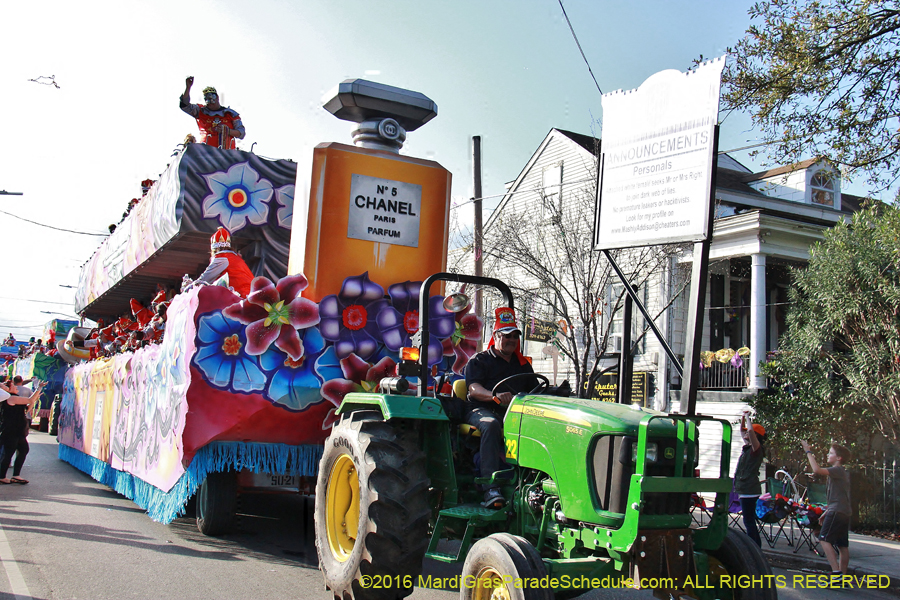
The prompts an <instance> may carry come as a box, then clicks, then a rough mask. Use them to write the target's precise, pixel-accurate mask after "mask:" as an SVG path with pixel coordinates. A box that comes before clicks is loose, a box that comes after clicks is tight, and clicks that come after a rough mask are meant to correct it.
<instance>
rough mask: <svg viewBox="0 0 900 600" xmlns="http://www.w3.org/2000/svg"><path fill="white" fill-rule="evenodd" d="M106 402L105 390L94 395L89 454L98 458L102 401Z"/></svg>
mask: <svg viewBox="0 0 900 600" xmlns="http://www.w3.org/2000/svg"><path fill="white" fill-rule="evenodd" d="M104 402H106V390H104V391H101V392H97V394H96V395H95V396H94V426H93V428H92V429H91V456H93V457H94V458H100V438H101V437H103V433H102V432H103V403H104Z"/></svg>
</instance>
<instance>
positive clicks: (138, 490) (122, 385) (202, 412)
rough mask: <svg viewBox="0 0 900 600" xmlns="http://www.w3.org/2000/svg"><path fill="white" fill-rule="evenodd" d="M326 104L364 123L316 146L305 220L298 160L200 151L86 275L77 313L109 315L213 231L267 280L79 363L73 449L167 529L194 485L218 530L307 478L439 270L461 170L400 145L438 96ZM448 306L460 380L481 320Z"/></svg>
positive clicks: (366, 89) (174, 282)
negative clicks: (246, 494) (153, 337)
mask: <svg viewBox="0 0 900 600" xmlns="http://www.w3.org/2000/svg"><path fill="white" fill-rule="evenodd" d="M325 108H326V109H327V110H329V111H330V112H332V113H333V114H334V115H335V116H337V117H338V118H341V119H345V120H349V121H353V122H356V123H358V126H357V129H356V130H355V131H354V142H355V145H353V146H351V145H345V144H339V143H326V144H320V145H319V146H317V147H316V148H315V150H314V156H313V166H312V183H311V189H310V194H309V200H308V202H306V203H304V204H303V205H302V207H301V208H300V210H298V212H297V216H296V217H294V215H293V208H294V186H295V173H296V165H295V164H294V163H291V162H289V161H283V160H279V161H271V160H266V159H263V158H261V157H259V156H257V155H255V154H252V153H248V152H243V151H240V150H226V149H219V148H214V147H210V146H206V145H200V144H191V145H188V146H186V147H185V149H184V150H183V151H182V152H180V153H178V154H177V156H176V157H175V158H174V159H173V162H172V163H171V164H170V165H169V166H168V168H167V169H166V170H165V172H164V173H163V174H162V176H161V177H160V179H159V181H157V182H155V183H154V184H153V185H152V187H151V188H150V190H149V191H148V193H147V194H146V195H145V196H144V198H143V199H141V201H140V202H139V203H138V204H137V205H136V206H135V208H134V210H132V212H131V213H130V214H129V215H128V217H127V218H126V219H125V221H124V222H123V223H122V224H120V225H119V227H118V228H117V229H116V230H115V232H114V233H113V234H112V235H111V236H110V237H109V238H108V239H107V240H106V241H105V242H104V243H103V244H102V245H101V246H100V248H98V250H97V251H96V252H95V253H94V255H93V256H92V257H91V259H90V260H89V261H88V262H87V263H86V264H85V266H84V267H83V269H82V273H81V281H80V283H79V288H78V292H77V294H76V311H77V312H79V314H81V315H82V316H86V317H89V318H91V319H94V320H101V321H104V322H106V323H110V322H113V321H116V319H118V318H120V317H121V315H123V314H124V313H127V312H128V306H129V302H130V301H131V299H138V300H140V301H141V302H144V305H146V300H147V299H149V298H151V297H153V296H154V294H157V293H159V290H166V289H170V288H172V287H174V286H180V283H181V281H182V278H183V276H184V275H185V274H187V275H189V276H190V277H194V276H195V275H196V274H198V273H200V272H201V271H202V270H203V268H204V266H205V264H206V262H207V256H206V255H207V253H208V251H209V240H210V236H211V234H213V233H214V232H216V230H217V229H218V228H220V227H224V228H226V229H227V230H228V231H229V232H230V234H231V239H232V244H233V247H234V248H235V249H236V250H237V251H239V252H240V253H241V254H242V255H243V257H244V259H245V260H246V262H247V264H248V266H250V268H251V270H252V271H253V274H254V275H256V276H257V277H256V279H254V280H253V284H252V288H251V292H250V294H249V295H248V296H247V297H246V298H241V297H240V296H239V295H238V294H236V293H235V292H233V291H232V290H231V289H230V288H229V287H228V286H227V282H220V284H221V285H208V286H194V287H191V288H190V289H188V290H187V291H185V292H182V293H179V294H177V295H175V296H174V298H172V299H171V301H170V304H169V305H168V311H167V317H166V318H167V321H166V326H165V334H164V336H163V338H162V342H161V343H159V344H149V345H145V346H144V347H141V348H139V349H137V350H134V351H124V352H120V353H117V354H114V355H111V356H108V357H104V358H98V359H95V360H90V361H85V362H80V363H78V364H76V365H74V366H73V367H72V368H70V369H69V371H68V374H67V377H66V382H65V391H64V395H63V402H62V415H61V418H60V435H59V441H60V453H59V454H60V457H61V458H62V459H63V460H65V461H67V462H69V463H71V464H72V465H74V466H76V467H77V468H79V469H81V470H83V471H85V472H87V473H89V474H91V476H92V477H94V478H95V479H97V480H98V481H100V482H102V483H105V484H107V485H109V486H110V487H112V488H114V489H115V490H116V491H118V492H120V493H122V494H124V495H126V496H127V497H129V498H131V499H133V500H134V501H135V502H136V503H137V504H139V505H140V506H141V507H143V508H144V509H146V510H147V512H148V513H149V515H150V516H151V517H152V518H153V519H154V520H157V521H160V522H163V523H168V522H170V521H172V520H173V519H174V518H176V517H177V516H179V515H180V514H182V513H183V512H184V510H185V507H186V504H187V502H188V500H189V499H190V498H191V497H192V496H194V495H195V494H196V495H197V521H198V526H199V527H200V530H201V531H203V532H204V533H207V534H217V533H221V532H222V531H223V530H224V529H225V528H226V527H227V524H228V521H229V520H230V517H231V514H233V511H234V499H235V496H236V493H238V492H241V491H246V490H251V489H253V488H254V487H257V486H262V485H270V484H276V485H285V484H288V485H291V486H294V488H295V491H296V488H297V487H298V486H299V485H300V484H298V478H303V477H312V476H314V475H315V474H316V471H317V465H318V460H319V458H320V456H321V453H322V443H323V441H324V440H325V438H326V437H327V435H328V433H329V432H330V429H331V426H332V423H333V421H334V419H335V409H336V407H337V406H339V405H340V402H341V400H342V399H343V397H344V396H345V395H346V394H347V393H350V392H353V391H361V390H371V389H373V388H374V387H375V386H376V385H377V383H378V381H380V380H381V378H382V377H384V376H388V375H393V374H394V372H395V366H396V364H397V362H398V361H399V356H398V352H399V351H400V349H401V348H402V347H404V346H409V345H410V339H411V336H412V335H414V334H415V332H416V331H417V330H418V327H419V323H418V302H419V285H420V282H421V281H422V280H424V279H425V278H426V277H428V276H429V275H430V274H432V273H435V272H439V271H442V270H443V269H444V267H445V265H446V249H447V240H448V215H449V206H450V202H449V200H450V197H449V194H450V173H449V172H448V171H447V170H446V169H444V168H443V167H441V166H440V165H439V164H437V163H435V162H432V161H427V160H420V159H416V158H411V157H407V156H401V155H400V154H399V152H398V150H399V148H400V147H401V146H402V143H403V140H404V139H405V137H406V131H411V130H414V129H416V128H417V127H419V126H421V125H422V124H424V123H425V122H427V121H428V120H430V119H431V118H433V117H434V116H435V115H436V106H435V105H434V103H433V102H432V101H431V100H429V99H428V98H426V97H425V96H423V95H421V94H417V93H414V92H408V91H406V90H400V89H398V88H393V87H390V86H383V85H379V84H372V83H370V82H365V81H362V80H353V81H347V82H344V83H343V84H341V86H339V88H338V91H337V93H336V94H335V96H334V98H333V99H332V100H330V101H329V103H327V104H326V105H325ZM442 300H443V297H442V296H440V295H436V296H434V297H433V298H431V299H430V306H432V311H431V314H432V315H433V316H432V317H431V319H430V322H429V330H430V332H431V333H430V336H431V337H430V340H429V342H430V343H429V344H428V353H429V359H428V361H429V363H431V364H436V363H438V362H443V364H444V366H445V368H446V369H447V370H454V371H456V372H457V373H461V371H462V367H463V366H464V365H465V363H466V361H467V360H468V357H469V356H470V355H471V354H472V353H473V351H474V343H473V342H472V339H473V338H477V337H479V336H480V333H481V327H480V322H479V321H478V320H477V319H476V318H475V317H474V315H467V314H466V313H465V312H461V313H457V314H454V313H450V312H447V311H445V310H443V309H442V308H441V302H442Z"/></svg>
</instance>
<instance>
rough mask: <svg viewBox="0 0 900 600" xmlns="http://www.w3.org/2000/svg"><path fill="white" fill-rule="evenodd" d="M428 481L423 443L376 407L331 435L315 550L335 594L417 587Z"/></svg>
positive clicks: (369, 594)
mask: <svg viewBox="0 0 900 600" xmlns="http://www.w3.org/2000/svg"><path fill="white" fill-rule="evenodd" d="M428 487H429V481H428V477H427V476H426V474H425V457H424V455H423V454H422V452H421V451H420V450H419V448H418V445H417V444H415V443H414V441H413V440H412V439H408V436H405V435H403V434H402V433H401V432H400V431H398V429H397V428H395V427H393V426H392V425H391V424H390V423H387V422H385V421H384V420H383V419H382V418H381V415H380V414H379V413H377V412H372V411H359V412H355V413H351V414H349V415H346V416H344V417H343V418H342V419H341V422H340V423H338V424H337V425H335V427H334V429H332V431H331V435H330V436H329V437H328V439H327V440H325V448H324V451H323V454H322V459H321V461H320V462H319V478H318V481H317V485H316V509H315V528H316V551H317V553H318V556H319V568H320V569H321V570H322V573H323V574H324V576H325V585H326V586H327V587H328V588H329V589H330V590H331V591H332V593H333V594H334V596H335V597H336V598H347V597H352V598H354V599H356V600H360V599H369V598H373V599H385V600H387V599H391V600H393V599H395V598H402V597H405V596H408V595H409V594H410V593H412V591H413V586H414V585H415V584H416V582H417V579H418V576H419V574H420V573H421V571H422V559H423V558H424V556H425V549H426V546H427V544H428V537H427V534H428V519H429V516H430V515H431V511H430V510H429V507H428Z"/></svg>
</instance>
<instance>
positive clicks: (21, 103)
mask: <svg viewBox="0 0 900 600" xmlns="http://www.w3.org/2000/svg"><path fill="white" fill-rule="evenodd" d="M751 4H752V2H751V0H729V1H728V2H722V1H721V0H719V1H715V2H714V1H702V0H692V1H690V2H688V1H674V0H673V1H667V2H662V1H644V2H612V1H605V0H603V1H601V0H568V1H566V2H564V5H565V7H566V11H567V12H568V15H569V18H570V19H571V21H572V24H573V26H574V28H575V31H576V33H577V34H578V38H579V41H580V42H581V45H582V48H583V49H584V52H585V54H586V56H587V58H588V60H589V61H590V65H591V68H592V70H593V72H594V75H595V76H596V78H597V81H598V83H599V85H600V88H601V89H602V90H603V92H610V91H613V90H615V89H629V88H634V87H637V86H638V85H640V84H641V83H642V82H643V81H644V80H645V79H646V78H647V77H649V76H650V75H652V74H653V73H655V72H657V71H660V70H663V69H673V68H674V69H679V70H682V71H683V70H686V69H688V68H689V67H690V66H691V61H692V59H694V58H696V57H698V56H700V55H701V54H702V55H703V56H705V57H715V56H720V55H722V54H723V53H724V52H725V50H726V48H727V47H728V46H729V45H731V44H734V43H735V42H736V41H737V40H738V39H739V38H740V36H741V35H742V33H743V31H744V30H745V29H746V27H747V25H748V23H749V21H748V17H747V13H746V11H747V8H748V7H749V6H750V5H751ZM3 14H4V30H5V31H4V35H3V37H2V39H0V50H2V55H3V56H4V60H3V61H2V64H0V83H2V89H3V92H4V93H3V94H2V95H0V109H2V112H0V114H2V115H3V133H4V135H3V144H2V148H0V164H2V169H0V189H5V190H8V191H16V192H23V193H24V196H0V210H2V211H4V212H7V213H11V214H14V215H17V216H19V217H23V218H25V219H30V220H32V221H37V222H39V223H43V224H47V225H52V226H54V227H60V228H65V229H72V230H77V231H83V232H94V233H103V232H105V231H106V229H107V226H108V225H109V224H110V223H116V222H118V221H119V219H120V217H121V215H122V212H123V211H124V210H125V207H126V205H127V203H128V201H129V200H130V199H131V198H133V197H136V196H139V194H140V181H141V180H142V179H145V178H147V177H150V178H156V177H157V175H158V174H159V173H160V172H162V171H163V170H164V169H165V167H166V164H167V160H168V158H169V156H170V155H171V154H172V151H173V149H174V148H175V146H176V144H178V143H179V142H180V141H181V140H182V139H183V138H184V136H185V134H187V133H188V132H191V131H196V126H195V124H194V122H193V120H192V119H190V118H189V117H188V116H187V115H185V114H183V113H182V112H181V111H179V110H178V106H177V97H178V96H179V95H180V94H181V92H182V91H183V89H184V78H185V77H186V76H187V75H193V76H194V77H195V85H194V95H193V98H192V100H193V101H195V102H199V101H201V98H200V90H202V89H203V88H204V87H205V86H207V85H214V86H215V87H217V88H218V90H219V92H220V94H221V96H222V101H223V104H226V105H229V106H231V107H233V108H235V109H236V110H238V111H239V112H240V113H241V116H242V117H243V119H244V123H245V125H246V128H247V137H246V139H245V140H244V141H243V143H242V147H243V148H244V149H249V147H250V145H251V144H252V143H254V142H256V146H255V151H256V152H257V153H258V154H261V155H263V156H268V157H275V158H290V159H293V160H295V161H297V163H298V182H297V183H298V192H297V193H298V195H300V194H302V193H303V192H304V190H306V189H308V187H309V181H308V180H309V167H310V162H311V157H312V148H313V147H314V146H315V145H316V144H317V143H320V142H330V141H339V142H345V143H350V131H351V129H352V124H351V123H347V122H344V121H339V120H337V119H335V118H334V117H333V116H331V115H330V114H329V113H327V112H326V111H325V110H323V109H322V108H321V104H322V98H323V96H324V95H325V94H326V93H327V92H328V91H329V90H331V89H332V88H334V86H336V85H337V84H338V83H339V82H341V81H342V80H344V79H347V78H357V77H360V78H365V79H370V80H373V81H378V82H382V83H386V84H389V85H394V86H398V87H404V88H408V89H412V90H415V91H418V92H422V93H424V94H426V95H427V96H429V97H430V98H431V99H432V100H434V101H435V102H436V103H437V105H438V116H437V117H436V118H435V119H434V120H433V121H431V122H430V123H428V124H427V125H425V126H423V127H422V128H421V129H419V130H417V131H415V132H412V133H411V134H410V135H409V137H408V139H407V143H406V145H405V146H404V149H403V151H402V152H403V153H404V154H409V155H412V156H418V157H422V158H428V159H432V160H436V161H438V162H440V163H441V164H442V165H443V166H445V167H446V168H448V169H449V170H450V171H451V172H452V173H453V200H454V202H457V203H461V202H464V201H465V200H467V199H468V198H469V197H470V196H471V195H472V183H471V165H470V164H469V155H470V138H471V136H472V135H480V136H482V139H483V164H484V188H483V193H484V195H485V196H494V195H498V194H501V193H502V192H503V191H504V183H505V182H507V181H510V180H512V179H514V178H515V177H516V175H517V174H518V172H519V170H520V169H521V167H522V166H524V164H525V162H526V161H527V160H528V158H529V157H530V156H531V154H532V152H533V151H534V150H535V148H536V147H537V145H538V144H539V143H540V141H541V140H542V139H543V138H544V136H545V135H546V133H547V132H548V131H549V129H550V128H551V127H558V128H562V129H569V130H572V131H576V132H580V133H585V134H591V133H593V134H595V135H599V134H600V125H599V120H600V119H601V117H602V112H601V108H600V106H601V97H600V93H599V92H598V91H597V87H596V85H595V84H594V81H593V80H592V79H591V77H590V74H589V73H588V71H587V67H586V66H585V64H584V61H583V60H582V58H581V55H580V54H579V52H578V48H577V46H576V45H575V41H574V40H573V38H572V35H571V33H570V31H569V28H568V25H567V24H566V22H565V20H564V19H563V16H562V12H561V10H560V7H559V4H558V2H557V0H519V1H512V0H497V1H489V0H455V1H453V2H437V1H429V0H418V1H415V0H392V1H388V0H369V1H363V0H342V1H341V2H325V1H316V2H313V1H301V0H257V1H256V2H253V3H250V2H241V1H237V0H235V1H230V0H224V1H212V0H178V1H175V0H153V1H147V2H139V1H133V0H119V1H116V2H107V1H87V2H83V3H73V2H69V1H57V0H48V1H44V2H17V3H8V4H7V5H6V6H5V7H4V10H3ZM51 75H53V76H55V81H56V82H57V83H58V84H59V89H57V88H54V87H52V86H46V85H40V84H38V83H34V82H29V81H28V80H29V79H32V78H37V77H38V76H51ZM755 137H756V136H755V134H754V133H753V132H752V131H751V130H750V121H749V118H747V117H746V116H745V115H742V114H737V113H735V114H732V115H730V116H729V117H728V118H727V119H726V121H725V123H724V124H723V127H722V137H721V141H720V148H721V149H730V148H737V147H740V146H744V145H747V144H748V143H752V141H753V140H754V139H755ZM736 158H738V159H739V160H742V161H744V162H745V163H746V164H748V165H749V166H751V167H759V168H762V166H761V165H759V164H753V163H751V162H750V161H749V160H748V159H747V156H746V153H739V154H737V155H736ZM495 203H496V200H494V201H490V200H489V201H487V202H486V207H487V208H490V207H492V206H493V205H494V204H495ZM467 210H468V211H469V214H465V213H464V211H467ZM470 211H471V205H468V206H467V207H463V208H461V209H460V214H461V218H462V219H463V220H466V219H469V218H471V216H470ZM0 223H2V224H3V226H4V233H5V235H4V238H5V241H6V244H5V247H6V250H7V252H6V253H5V254H4V264H5V266H6V267H7V269H5V271H6V272H7V274H10V275H11V278H12V282H14V283H11V284H8V285H5V286H3V289H2V291H0V332H2V334H3V335H4V336H5V334H6V332H7V330H9V331H13V332H14V333H15V334H16V335H17V337H19V338H20V339H21V337H24V336H28V335H35V334H38V333H39V332H40V327H30V328H29V326H36V325H40V324H43V323H45V322H46V321H48V320H50V319H52V318H55V317H57V316H60V315H64V314H72V310H73V309H72V298H73V292H74V290H72V289H70V288H65V287H60V286H65V285H71V286H74V285H76V284H77V281H78V271H79V268H80V266H81V264H83V263H84V262H85V261H86V260H87V259H88V258H89V257H90V255H91V253H92V252H93V250H94V248H95V247H96V246H97V244H98V243H99V241H100V240H101V239H102V238H99V237H90V236H84V235H76V234H72V233H66V232H60V231H55V230H52V229H47V228H43V227H39V226H36V225H33V224H30V223H26V222H23V221H21V220H17V219H14V218H12V217H10V216H8V215H6V214H0ZM10 267H11V268H10ZM192 275H196V274H192ZM35 300H40V301H41V302H34V301H35ZM46 302H56V303H59V304H45V303H46ZM41 311H51V312H57V313H59V315H48V314H44V313H43V312H41Z"/></svg>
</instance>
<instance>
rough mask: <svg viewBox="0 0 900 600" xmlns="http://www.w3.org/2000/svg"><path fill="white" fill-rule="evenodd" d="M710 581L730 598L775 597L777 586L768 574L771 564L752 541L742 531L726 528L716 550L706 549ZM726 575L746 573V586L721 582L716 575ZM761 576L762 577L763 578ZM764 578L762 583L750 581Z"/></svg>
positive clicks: (761, 599) (774, 599) (763, 599)
mask: <svg viewBox="0 0 900 600" xmlns="http://www.w3.org/2000/svg"><path fill="white" fill-rule="evenodd" d="M709 557H710V561H709V562H710V581H712V582H713V584H714V585H716V587H717V588H718V589H721V590H723V591H724V592H726V593H727V594H728V595H729V596H730V597H732V598H734V600H777V598H778V590H777V588H776V587H775V581H774V578H773V577H772V567H771V566H769V562H768V561H767V560H766V557H765V555H764V554H763V553H762V549H760V547H759V546H757V545H756V544H754V543H753V540H751V539H750V538H749V537H748V536H747V535H746V534H745V533H742V532H740V531H735V530H734V529H729V530H728V533H727V535H726V536H725V539H724V540H723V541H722V545H721V546H719V548H718V550H715V551H712V552H710V553H709ZM722 575H729V576H730V577H731V581H732V582H733V581H735V579H734V578H735V576H741V575H746V576H749V577H750V579H749V580H748V581H749V582H750V584H748V585H747V586H742V585H735V584H734V583H731V584H729V585H721V584H720V582H721V579H720V576H722ZM764 576H767V577H765V579H763V577H764ZM754 578H755V579H756V582H757V583H758V582H759V581H764V583H763V584H762V585H751V584H752V582H753V579H754Z"/></svg>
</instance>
